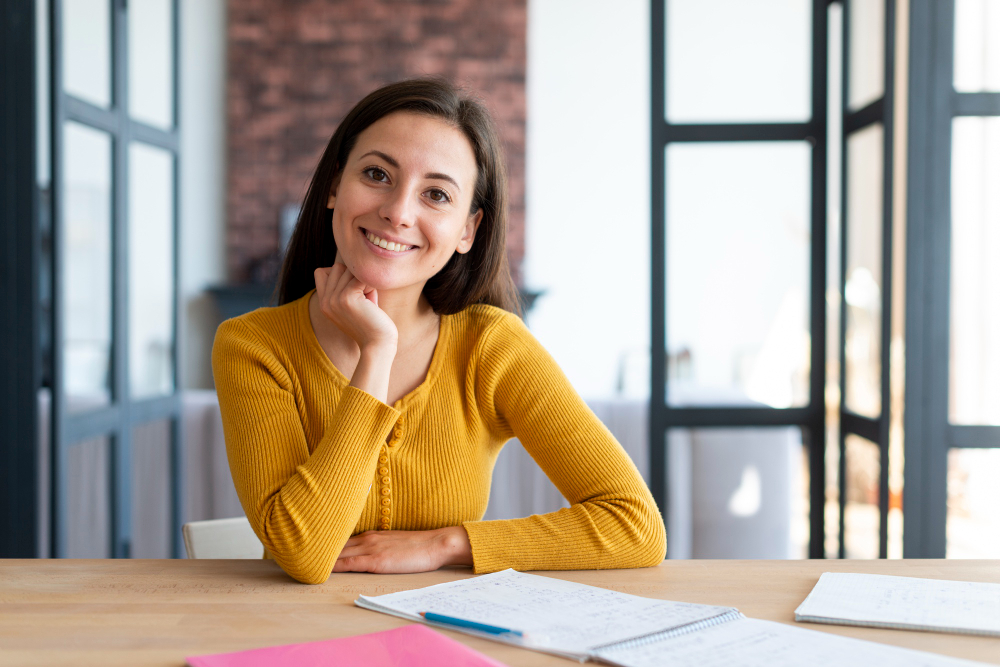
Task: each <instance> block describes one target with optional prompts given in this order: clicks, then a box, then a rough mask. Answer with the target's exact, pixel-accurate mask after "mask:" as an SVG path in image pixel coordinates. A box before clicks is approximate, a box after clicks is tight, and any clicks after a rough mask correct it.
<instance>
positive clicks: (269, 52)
mask: <svg viewBox="0 0 1000 667" xmlns="http://www.w3.org/2000/svg"><path fill="white" fill-rule="evenodd" d="M525 3H526V0H488V1H486V0H482V1H479V2H476V1H474V0H422V1H415V0H414V1H404V0H363V1H362V0H229V7H228V10H229V18H228V40H229V47H228V48H229V52H228V68H229V71H228V84H227V91H226V98H227V100H226V106H227V119H228V192H227V207H228V211H227V220H226V224H227V240H226V243H227V260H228V267H227V268H228V275H229V280H230V281H231V282H234V283H244V282H248V281H250V280H251V279H252V278H253V277H254V276H255V275H257V276H258V277H259V276H260V274H261V273H265V274H266V273H268V269H267V268H265V267H267V266H268V264H269V263H268V262H267V260H266V258H268V257H269V256H271V257H272V262H270V264H271V265H273V256H274V254H275V253H276V252H277V250H278V246H279V218H280V215H281V208H282V206H284V205H286V204H289V203H301V201H302V198H303V196H304V195H305V191H306V188H307V187H308V184H309V179H310V177H311V176H312V172H313V169H314V168H315V166H316V163H317V162H318V160H319V157H320V155H321V154H322V152H323V149H324V148H325V147H326V144H327V142H328V141H329V139H330V136H331V135H332V134H333V131H334V130H335V129H336V127H337V124H338V123H339V122H340V120H341V119H342V118H343V117H344V115H346V113H347V112H348V111H349V110H350V108H351V107H352V106H353V105H354V104H355V103H357V102H358V101H359V100H360V99H361V98H362V97H364V96H365V95H366V94H368V93H369V92H371V91H372V90H374V89H375V88H377V87H379V86H381V85H383V84H385V83H389V82H392V81H397V80H399V79H403V78H407V77H412V76H420V75H443V76H445V77H448V78H449V79H451V80H452V81H455V82H456V83H458V84H460V85H462V86H464V87H466V88H467V89H469V90H471V91H473V92H475V93H477V94H479V95H480V96H481V97H482V98H483V100H484V101H485V102H486V105H487V107H488V108H489V109H490V110H491V111H492V113H493V115H494V117H495V119H496V121H497V123H498V125H499V127H500V131H501V135H502V137H503V139H504V143H505V146H506V149H507V162H508V169H509V172H510V194H511V204H512V206H511V217H510V230H509V234H508V253H509V257H510V260H511V266H512V269H513V270H514V273H515V280H516V281H517V282H518V284H520V265H521V260H522V258H523V256H524V124H525V101H524V72H525V41H526V31H525V24H526V18H527V16H526V6H525ZM262 260H263V265H261V262H262Z"/></svg>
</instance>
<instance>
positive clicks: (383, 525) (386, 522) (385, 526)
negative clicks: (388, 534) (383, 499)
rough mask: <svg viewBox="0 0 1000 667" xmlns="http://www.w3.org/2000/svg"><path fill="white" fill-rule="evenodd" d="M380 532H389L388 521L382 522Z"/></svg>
mask: <svg viewBox="0 0 1000 667" xmlns="http://www.w3.org/2000/svg"><path fill="white" fill-rule="evenodd" d="M382 530H389V522H388V521H383V522H382Z"/></svg>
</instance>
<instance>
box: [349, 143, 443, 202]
mask: <svg viewBox="0 0 1000 667" xmlns="http://www.w3.org/2000/svg"><path fill="white" fill-rule="evenodd" d="M369 155H375V156H377V157H380V158H382V159H383V160H385V161H386V162H388V163H389V165H390V166H392V167H395V168H396V169H399V162H397V161H396V159H395V158H393V157H392V156H390V155H387V154H386V153H383V152H382V151H368V152H367V153H365V154H364V155H362V156H361V157H359V158H358V159H359V160H362V159H364V158H366V157H368V156H369ZM424 178H435V179H438V180H442V181H448V182H449V183H451V184H452V185H454V186H455V188H456V189H457V190H458V191H459V192H461V191H462V186H460V185H459V184H458V181H456V180H455V179H454V178H452V177H451V176H449V175H448V174H442V173H441V172H439V171H432V172H430V173H428V174H424Z"/></svg>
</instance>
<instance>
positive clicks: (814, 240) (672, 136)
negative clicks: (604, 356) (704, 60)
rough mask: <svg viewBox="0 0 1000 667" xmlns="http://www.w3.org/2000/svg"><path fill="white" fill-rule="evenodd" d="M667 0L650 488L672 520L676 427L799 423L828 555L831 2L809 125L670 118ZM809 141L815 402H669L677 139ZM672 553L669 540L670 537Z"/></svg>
mask: <svg viewBox="0 0 1000 667" xmlns="http://www.w3.org/2000/svg"><path fill="white" fill-rule="evenodd" d="M666 2H667V0H652V2H651V6H650V19H651V21H650V24H651V35H650V49H651V67H650V75H651V82H650V84H651V88H650V90H651V98H652V99H651V127H650V135H651V149H652V151H651V156H650V165H651V168H650V172H651V180H652V183H651V202H650V212H651V216H650V217H651V223H652V224H651V235H650V238H651V244H650V246H651V253H652V256H651V267H650V268H651V281H652V282H651V290H650V293H651V311H652V326H651V329H652V330H651V338H650V342H651V346H652V352H651V364H652V367H651V369H650V378H651V387H650V406H649V460H650V487H651V490H652V492H653V497H654V499H655V500H656V503H657V505H658V506H659V508H660V511H661V513H662V514H663V516H664V518H666V517H667V516H668V513H669V512H668V508H667V485H668V482H667V475H668V471H667V435H668V433H669V431H670V429H673V428H696V427H766V426H798V427H800V428H801V429H802V436H803V443H804V445H805V446H806V447H807V450H808V452H809V477H810V488H809V498H810V516H809V527H810V531H809V533H810V538H809V556H810V557H811V558H822V557H823V555H824V554H823V551H824V546H823V544H824V521H823V508H824V503H825V498H824V495H825V493H824V487H825V477H826V464H825V458H824V452H825V440H826V414H825V407H824V390H825V384H826V360H825V350H826V295H825V288H826V271H827V264H826V262H827V222H826V215H827V211H826V207H827V199H826V198H827V182H826V180H827V145H828V143H827V142H828V136H827V134H828V128H827V96H828V91H827V87H828V72H827V47H828V34H827V30H828V26H827V5H828V4H829V2H828V0H813V2H812V17H813V25H812V64H811V82H812V95H811V106H812V113H811V117H810V119H809V120H808V121H806V122H801V123H704V124H674V123H670V122H668V120H667V117H666V32H667V29H666ZM712 141H727V142H735V141H747V142H750V141H804V142H808V143H809V144H811V147H812V159H811V162H812V168H811V171H812V173H811V200H810V234H811V239H810V244H811V245H810V269H809V281H810V290H809V300H810V303H809V326H810V336H811V339H812V346H811V350H810V366H811V369H810V378H809V402H808V403H807V405H805V406H803V407H796V408H755V407H745V408H728V407H697V408H691V407H685V408H674V407H670V406H669V405H668V404H667V400H666V397H667V385H666V383H667V372H666V363H667V352H666V349H667V348H666V343H667V341H666V312H667V308H666V255H667V250H666V241H667V239H666V197H667V196H669V193H667V192H666V181H665V177H666V147H667V146H668V145H669V144H670V143H674V142H712ZM668 553H669V542H668Z"/></svg>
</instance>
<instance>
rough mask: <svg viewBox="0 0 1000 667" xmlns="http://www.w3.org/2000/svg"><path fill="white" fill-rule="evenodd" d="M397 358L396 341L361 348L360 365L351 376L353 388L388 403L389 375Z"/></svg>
mask: <svg viewBox="0 0 1000 667" xmlns="http://www.w3.org/2000/svg"><path fill="white" fill-rule="evenodd" d="M395 358H396V344H395V342H394V341H390V342H386V343H380V344H370V345H366V346H364V347H362V348H361V356H360V358H359V359H358V365H357V366H355V368H354V374H353V375H352V376H351V386H352V387H356V388H358V389H361V390H362V391H366V392H368V393H369V394H371V395H372V396H374V397H375V398H377V399H378V400H380V401H382V402H383V403H387V402H388V396H389V375H390V372H391V371H392V361H393V359H395Z"/></svg>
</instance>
